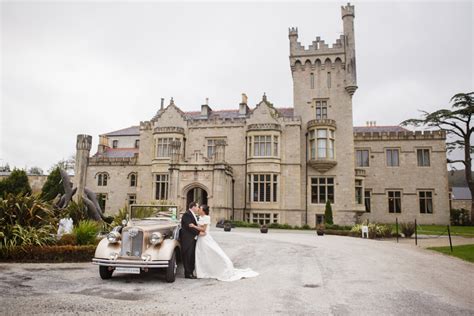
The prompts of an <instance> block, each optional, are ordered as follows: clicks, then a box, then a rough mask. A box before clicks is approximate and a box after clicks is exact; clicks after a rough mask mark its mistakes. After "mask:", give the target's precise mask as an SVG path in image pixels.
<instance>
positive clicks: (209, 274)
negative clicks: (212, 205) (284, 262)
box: [189, 205, 258, 281]
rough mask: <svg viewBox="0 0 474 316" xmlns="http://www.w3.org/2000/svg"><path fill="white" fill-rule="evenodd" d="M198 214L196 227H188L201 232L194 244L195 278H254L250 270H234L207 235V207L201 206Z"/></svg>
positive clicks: (208, 228)
mask: <svg viewBox="0 0 474 316" xmlns="http://www.w3.org/2000/svg"><path fill="white" fill-rule="evenodd" d="M198 213H199V221H198V226H196V225H194V224H190V225H189V226H190V227H193V228H195V229H198V230H199V231H201V234H200V235H199V238H198V240H197V244H196V277H197V278H198V279H218V280H220V281H236V280H239V279H242V278H252V277H256V276H257V275H258V273H257V272H255V271H253V270H251V269H235V268H234V265H233V264H232V261H231V260H230V259H229V257H227V255H226V254H225V253H224V251H223V250H222V249H221V247H219V245H218V244H217V243H216V241H215V240H214V238H212V236H211V234H210V233H209V230H210V225H211V217H210V216H209V206H207V205H202V206H201V207H200V208H199V210H198Z"/></svg>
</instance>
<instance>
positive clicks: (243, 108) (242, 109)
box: [239, 93, 249, 116]
mask: <svg viewBox="0 0 474 316" xmlns="http://www.w3.org/2000/svg"><path fill="white" fill-rule="evenodd" d="M247 99H248V98H247V95H246V94H245V93H242V102H240V103H239V116H246V115H247V114H248V113H249V107H248V105H247Z"/></svg>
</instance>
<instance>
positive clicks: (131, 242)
mask: <svg viewBox="0 0 474 316" xmlns="http://www.w3.org/2000/svg"><path fill="white" fill-rule="evenodd" d="M142 246H143V231H141V230H137V229H133V228H132V229H129V230H126V231H124V232H123V233H122V256H124V257H130V256H132V257H140V256H141V255H142Z"/></svg>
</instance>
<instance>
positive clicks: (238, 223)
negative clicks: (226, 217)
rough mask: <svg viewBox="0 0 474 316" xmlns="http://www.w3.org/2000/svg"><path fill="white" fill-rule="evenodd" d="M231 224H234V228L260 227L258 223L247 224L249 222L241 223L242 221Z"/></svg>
mask: <svg viewBox="0 0 474 316" xmlns="http://www.w3.org/2000/svg"><path fill="white" fill-rule="evenodd" d="M232 224H234V226H235V227H251V228H259V227H260V225H259V224H258V223H249V222H243V221H233V222H232Z"/></svg>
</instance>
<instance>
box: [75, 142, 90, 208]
mask: <svg viewBox="0 0 474 316" xmlns="http://www.w3.org/2000/svg"><path fill="white" fill-rule="evenodd" d="M91 146H92V136H90V135H77V141H76V168H75V170H74V172H75V175H74V179H75V182H76V185H77V192H76V195H75V198H74V200H75V201H76V202H77V203H79V201H81V200H82V196H83V195H84V188H85V187H86V180H87V162H88V159H89V153H90V150H91Z"/></svg>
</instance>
